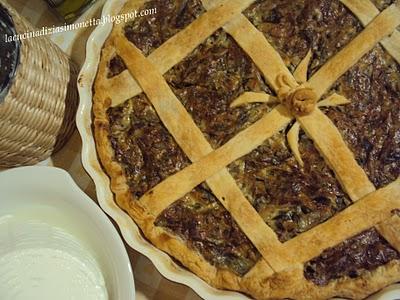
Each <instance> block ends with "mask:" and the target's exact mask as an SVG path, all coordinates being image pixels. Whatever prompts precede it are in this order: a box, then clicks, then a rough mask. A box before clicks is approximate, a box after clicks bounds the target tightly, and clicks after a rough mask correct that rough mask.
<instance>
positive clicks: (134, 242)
mask: <svg viewBox="0 0 400 300" xmlns="http://www.w3.org/2000/svg"><path fill="white" fill-rule="evenodd" d="M125 2H126V0H114V1H107V2H106V4H105V5H104V8H103V12H102V15H103V16H106V15H116V14H118V12H119V11H120V10H121V8H122V6H123V5H124V3H125ZM112 26H113V25H112V24H105V25H104V26H99V27H97V28H96V29H95V30H94V31H93V33H92V35H91V36H90V37H89V40H88V43H87V48H86V61H85V64H84V65H83V67H82V70H81V73H80V76H79V84H78V89H79V94H80V105H79V108H78V114H77V126H78V130H79V132H80V135H81V138H82V142H83V149H82V163H83V166H84V168H85V169H86V171H87V172H88V173H89V175H90V176H91V177H92V179H93V180H94V182H95V185H96V193H97V197H98V201H99V204H100V206H101V207H102V209H103V210H104V211H105V212H106V213H107V214H109V215H110V216H111V217H112V218H113V219H114V220H115V221H116V223H117V224H118V226H119V227H120V229H121V232H122V235H123V237H124V239H125V240H126V242H127V243H128V244H129V245H130V246H131V247H132V248H133V249H135V250H136V251H138V252H140V253H142V254H143V255H145V256H146V257H148V258H149V259H150V260H151V261H152V263H153V264H154V265H155V267H156V268H157V269H158V271H159V272H160V273H161V274H162V275H163V276H165V277H166V278H168V279H170V280H172V281H175V282H178V283H181V284H185V285H187V286H189V287H191V288H192V289H193V290H194V291H195V292H196V293H197V294H198V295H199V296H201V297H202V298H205V299H249V298H248V297H247V296H245V295H243V294H240V293H236V292H229V291H222V290H217V289H215V288H213V287H211V286H210V285H208V284H207V283H205V282H204V281H203V280H201V279H200V278H199V277H197V276H196V275H194V274H193V273H191V272H188V271H187V270H185V269H183V268H181V267H180V266H178V265H177V264H176V263H175V262H174V261H173V260H172V259H171V258H170V257H169V256H168V255H167V254H165V253H164V252H162V251H160V250H159V249H157V248H156V247H154V246H153V245H152V244H151V243H149V242H148V241H147V240H145V239H144V238H143V236H142V235H141V233H140V230H139V228H138V227H137V225H136V224H135V223H134V222H133V220H132V219H131V218H130V217H129V216H128V215H127V214H126V213H125V212H124V211H122V210H121V209H120V208H119V207H118V206H117V205H116V204H115V202H114V196H113V194H112V192H111V189H110V181H109V177H108V176H107V175H106V174H105V172H104V171H103V169H102V167H101V165H100V162H99V160H98V157H97V152H96V147H95V142H94V138H93V134H92V111H91V110H92V96H93V93H92V85H93V82H94V79H95V77H96V73H97V67H98V63H99V59H100V52H101V49H102V46H103V44H104V42H105V41H106V39H107V37H108V36H109V34H110V32H111V30H112ZM378 299H379V300H394V299H400V285H392V286H391V287H389V288H388V289H385V290H383V291H381V292H380V293H378V294H376V295H373V296H371V297H370V298H369V299H368V300H378Z"/></svg>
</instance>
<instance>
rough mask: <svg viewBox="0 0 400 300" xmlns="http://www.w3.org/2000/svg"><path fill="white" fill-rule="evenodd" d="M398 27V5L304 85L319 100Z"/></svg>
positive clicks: (399, 18) (382, 14) (370, 25)
mask: <svg viewBox="0 0 400 300" xmlns="http://www.w3.org/2000/svg"><path fill="white" fill-rule="evenodd" d="M398 25H400V4H398V3H397V2H396V4H392V5H390V6H389V7H388V8H386V9H385V10H384V11H383V12H381V13H380V14H379V16H377V17H376V18H375V19H374V20H373V21H372V22H371V23H369V24H368V26H367V27H366V28H365V29H364V30H363V31H362V32H361V33H360V34H359V35H358V36H357V37H355V38H354V39H353V40H352V41H351V42H350V43H349V44H348V45H347V46H345V47H344V48H343V49H342V50H341V51H340V52H339V53H337V54H336V55H335V56H334V57H333V58H331V59H330V60H329V61H328V62H327V63H326V64H324V65H323V66H322V67H321V68H320V69H319V70H318V71H317V72H316V73H315V74H314V75H313V76H312V77H311V79H310V80H309V81H308V82H307V83H306V84H305V86H306V87H310V88H312V89H314V91H315V92H316V94H317V97H318V98H321V97H322V95H323V94H325V93H326V92H327V91H328V90H329V88H330V87H331V86H332V85H333V84H334V83H335V82H336V80H338V79H339V77H340V76H342V75H343V74H344V73H346V71H347V70H348V69H349V68H350V67H352V66H353V65H354V64H355V63H357V61H358V60H359V59H360V58H361V57H362V56H363V55H365V54H366V53H368V51H370V50H371V49H372V48H373V47H374V46H375V45H376V44H377V43H379V42H380V41H381V40H382V39H383V38H384V37H386V36H388V35H390V34H391V33H392V32H393V31H394V30H395V29H396V27H397V26H398Z"/></svg>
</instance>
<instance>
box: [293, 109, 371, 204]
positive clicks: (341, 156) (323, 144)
mask: <svg viewBox="0 0 400 300" xmlns="http://www.w3.org/2000/svg"><path fill="white" fill-rule="evenodd" d="M297 120H298V122H299V123H300V124H301V127H302V128H303V130H304V131H305V132H306V134H307V135H308V136H310V137H312V139H313V141H314V144H315V146H316V147H317V149H318V150H319V151H320V153H321V154H322V155H323V156H324V158H325V161H326V162H327V164H328V165H329V166H330V167H331V169H332V170H334V172H335V174H336V178H337V179H338V180H339V182H340V183H341V185H342V187H343V189H344V190H345V191H346V193H347V194H348V195H349V196H350V198H351V199H352V200H353V201H357V200H358V199H360V198H362V197H364V196H365V195H367V194H368V193H371V192H373V191H374V190H375V187H374V185H373V184H372V183H371V182H370V181H369V179H368V177H367V175H366V174H365V172H364V170H363V169H362V168H361V167H360V166H359V165H358V164H357V163H356V161H355V158H354V154H353V153H352V152H351V151H350V149H349V148H348V147H347V145H346V144H345V143H344V141H343V137H342V136H341V134H340V132H339V130H338V129H337V128H336V126H335V125H334V124H333V122H332V121H331V120H330V119H329V118H328V117H327V116H326V115H325V114H324V113H322V112H321V111H320V110H319V109H318V108H316V109H315V110H314V111H313V112H312V113H311V114H310V115H307V116H302V117H298V118H297Z"/></svg>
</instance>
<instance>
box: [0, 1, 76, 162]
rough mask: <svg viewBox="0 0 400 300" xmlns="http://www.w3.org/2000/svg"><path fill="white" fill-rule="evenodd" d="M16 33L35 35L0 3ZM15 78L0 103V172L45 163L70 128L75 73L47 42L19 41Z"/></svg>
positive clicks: (72, 121) (70, 131)
mask: <svg viewBox="0 0 400 300" xmlns="http://www.w3.org/2000/svg"><path fill="white" fill-rule="evenodd" d="M0 4H1V5H2V6H3V7H5V8H6V9H7V10H8V12H9V14H10V16H11V17H12V19H13V21H14V25H15V29H16V31H17V33H25V32H30V31H33V30H35V29H34V28H33V27H32V25H30V24H29V23H28V22H27V21H26V20H25V19H24V18H22V17H20V16H19V15H18V13H16V12H15V10H13V9H12V8H11V7H10V6H8V5H7V4H6V3H4V2H2V1H1V0H0ZM19 55H20V59H19V65H18V66H17V70H16V75H15V78H14V80H13V82H12V85H11V87H10V89H9V91H8V94H7V95H6V97H5V99H4V101H3V102H1V103H0V168H9V167H15V166H21V165H32V164H36V163H38V162H39V161H42V160H44V159H46V158H48V157H49V156H50V155H51V154H52V153H53V152H55V151H57V150H58V149H59V148H60V147H61V146H62V145H63V144H64V143H65V142H66V141H67V139H68V138H69V136H70V135H71V133H72V132H73V129H74V127H75V122H74V119H75V113H76V108H77V104H78V94H77V89H76V80H77V73H78V70H77V69H76V67H75V66H74V65H73V64H72V63H71V61H70V60H69V58H68V57H67V56H66V54H64V53H63V52H62V51H61V50H60V49H59V48H58V47H57V46H56V45H54V44H53V43H52V42H51V41H50V40H49V39H48V38H46V37H43V36H42V37H36V38H31V39H25V40H22V41H21V43H20V54H19Z"/></svg>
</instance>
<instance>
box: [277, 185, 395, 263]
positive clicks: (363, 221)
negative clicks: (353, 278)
mask: <svg viewBox="0 0 400 300" xmlns="http://www.w3.org/2000/svg"><path fill="white" fill-rule="evenodd" d="M399 195H400V179H398V180H396V181H395V182H393V183H391V184H389V185H387V186H386V187H384V188H382V189H379V190H377V191H375V192H373V193H371V194H369V195H367V196H366V197H364V198H363V199H360V200H359V201H357V202H356V203H354V204H353V205H352V206H350V207H348V208H346V209H345V210H344V211H342V212H340V213H338V214H337V215H335V216H334V217H332V218H331V219H329V220H328V221H326V222H325V223H322V224H320V225H319V226H316V227H314V228H312V229H310V230H308V231H306V232H304V233H302V234H300V235H298V236H296V237H294V238H293V239H291V240H289V241H287V242H286V243H284V244H283V246H284V248H285V249H287V251H291V252H292V253H293V255H294V254H296V260H297V261H298V262H302V263H303V262H305V261H308V260H310V259H312V258H313V257H315V256H317V255H319V254H320V252H321V251H322V249H326V248H328V247H333V246H335V245H337V244H339V243H340V242H342V241H343V240H345V239H347V238H350V237H352V236H354V235H356V234H357V233H359V232H361V231H363V230H366V229H368V228H371V227H373V226H375V225H376V224H378V223H380V222H382V221H384V220H386V219H388V218H390V217H391V216H392V210H393V209H396V208H399V207H400V199H399ZM328 233H329V234H328ZM304 245H307V247H304Z"/></svg>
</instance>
